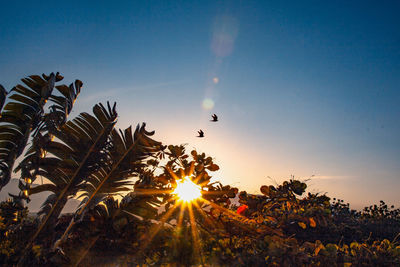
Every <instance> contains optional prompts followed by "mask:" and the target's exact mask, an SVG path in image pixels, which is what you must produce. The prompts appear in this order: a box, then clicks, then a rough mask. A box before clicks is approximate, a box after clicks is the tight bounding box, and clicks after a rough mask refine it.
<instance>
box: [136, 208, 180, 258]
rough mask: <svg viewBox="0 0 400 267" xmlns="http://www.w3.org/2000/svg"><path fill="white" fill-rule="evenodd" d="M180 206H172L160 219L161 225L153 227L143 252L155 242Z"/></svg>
mask: <svg viewBox="0 0 400 267" xmlns="http://www.w3.org/2000/svg"><path fill="white" fill-rule="evenodd" d="M178 207H179V205H178V204H175V205H174V206H172V207H171V208H170V209H169V210H168V211H167V212H166V213H165V214H164V215H163V216H162V217H161V219H160V223H158V224H155V225H153V226H152V227H150V229H149V234H150V236H149V237H148V238H147V240H146V242H145V243H144V244H143V246H142V248H141V250H144V249H145V248H146V247H147V246H148V245H149V244H150V243H151V241H152V240H153V238H154V237H155V236H156V234H157V233H158V231H160V229H161V227H162V226H163V225H164V224H165V222H166V221H167V220H168V219H169V217H170V216H171V215H172V213H173V212H174V211H175V210H176V208H178Z"/></svg>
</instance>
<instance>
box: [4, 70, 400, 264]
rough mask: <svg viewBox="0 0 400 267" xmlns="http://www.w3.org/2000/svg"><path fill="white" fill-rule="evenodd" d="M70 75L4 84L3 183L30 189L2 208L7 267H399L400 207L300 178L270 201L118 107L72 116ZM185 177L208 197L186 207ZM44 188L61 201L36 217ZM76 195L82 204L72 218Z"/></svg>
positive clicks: (272, 193)
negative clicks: (181, 189)
mask: <svg viewBox="0 0 400 267" xmlns="http://www.w3.org/2000/svg"><path fill="white" fill-rule="evenodd" d="M62 78H63V77H62V76H60V75H59V74H58V73H57V74H53V73H52V74H50V75H49V76H46V75H42V77H40V76H30V77H28V78H26V79H22V82H23V83H24V85H17V86H16V87H14V88H13V89H12V90H11V91H10V92H9V93H7V92H6V90H5V89H4V88H3V87H0V93H1V94H0V108H2V109H1V118H0V188H1V187H4V186H5V185H6V184H7V183H8V182H9V180H10V178H11V175H12V174H13V173H14V174H15V175H18V176H20V183H19V189H20V193H19V194H18V195H10V199H9V200H7V201H5V202H2V203H1V204H0V262H1V264H2V265H3V266H12V265H19V266H63V265H64V266H76V265H81V266H92V265H97V266H136V265H138V264H139V265H157V266H158V265H206V266H209V265H212V266H218V265H220V266H228V265H233V266H263V265H271V266H399V265H400V245H399V242H400V241H399V240H400V237H399V233H400V210H399V209H394V207H393V206H392V207H388V206H387V205H386V204H385V203H384V202H383V201H382V202H381V203H380V204H379V205H375V206H371V207H367V208H365V209H363V210H362V211H354V210H351V209H350V208H349V205H348V204H344V202H343V201H342V200H336V199H330V198H329V197H328V196H326V195H320V194H311V193H308V194H306V193H305V191H306V187H307V185H306V183H304V182H302V181H298V180H295V179H290V180H289V181H286V182H284V183H283V184H282V185H275V186H273V185H269V186H267V185H264V186H261V188H260V194H259V195H252V194H247V193H246V192H244V191H242V192H239V191H238V189H237V188H233V187H231V186H229V185H226V186H224V185H222V184H220V183H218V182H211V181H210V179H211V175H212V173H213V172H214V171H217V170H218V169H219V167H218V165H216V164H215V163H214V162H213V159H212V158H211V157H208V156H206V155H205V154H204V153H201V154H200V153H197V152H196V151H191V152H190V153H188V152H187V151H186V149H185V147H184V146H182V145H181V146H173V145H169V146H164V145H162V144H161V143H160V142H157V141H155V140H153V139H152V138H151V136H152V134H153V132H148V131H147V130H146V129H145V124H142V125H138V126H137V127H136V128H135V129H134V130H133V129H132V128H131V127H129V128H127V129H123V130H120V129H116V128H115V124H116V119H117V112H116V108H115V104H114V105H110V104H108V103H107V105H106V106H103V105H102V104H98V105H95V106H94V107H93V114H89V113H81V114H79V115H78V116H77V117H75V118H73V119H68V115H69V113H70V112H71V110H72V107H73V104H74V102H75V100H76V98H77V96H78V94H79V92H80V90H81V86H82V82H80V81H78V80H77V81H75V82H74V83H73V84H71V85H70V86H66V85H57V83H58V82H59V81H61V80H62ZM3 106H4V107H3ZM17 159H18V160H17ZM185 176H190V177H191V179H192V180H193V181H195V182H196V183H197V184H200V185H201V187H202V190H203V191H202V194H203V197H202V199H199V200H197V201H195V202H193V204H188V205H186V206H184V205H178V204H179V200H177V199H176V198H175V197H174V195H173V194H171V192H172V190H173V188H174V187H175V186H176V181H177V179H180V178H182V177H185ZM38 177H43V178H45V179H43V181H44V183H43V184H42V183H38V182H36V180H37V179H38ZM41 192H50V195H49V197H48V198H47V199H46V200H45V201H44V203H43V205H42V209H41V210H40V212H39V213H38V216H36V217H32V216H28V211H27V208H26V207H25V202H29V197H30V196H31V195H33V194H38V193H41ZM121 196H122V197H121ZM71 198H79V199H80V200H81V204H80V206H79V207H78V209H77V210H76V211H75V212H74V213H73V214H62V209H63V208H64V206H65V204H66V203H67V201H68V200H69V199H71Z"/></svg>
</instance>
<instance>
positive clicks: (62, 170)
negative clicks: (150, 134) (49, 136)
mask: <svg viewBox="0 0 400 267" xmlns="http://www.w3.org/2000/svg"><path fill="white" fill-rule="evenodd" d="M93 113H94V115H95V116H92V115H90V114H88V113H81V114H80V115H79V116H78V117H77V118H75V119H73V120H71V121H68V122H67V123H66V124H64V125H63V126H62V127H61V128H60V130H59V131H57V132H56V133H55V137H56V138H57V140H60V142H59V141H49V142H48V144H47V145H45V149H46V151H47V152H48V154H49V155H54V156H55V157H52V158H50V157H49V158H48V159H49V161H52V162H53V164H42V165H41V166H40V171H39V174H40V175H43V176H45V177H46V178H47V179H49V180H50V181H51V182H52V183H53V184H54V185H55V186H56V187H57V188H58V190H59V192H58V194H57V198H56V200H55V201H51V203H50V202H49V204H51V209H50V210H49V212H48V213H47V214H46V217H45V218H44V219H43V222H42V223H41V225H40V226H39V228H38V230H37V231H36V233H35V234H34V235H33V236H32V238H31V240H30V242H29V243H28V245H27V247H26V248H27V250H29V249H30V247H31V245H32V242H33V241H34V240H35V239H36V237H37V236H38V235H39V234H40V232H41V231H42V230H43V229H44V228H47V227H48V226H49V225H54V222H55V221H56V219H57V218H58V216H59V215H60V213H61V211H62V209H63V207H64V205H65V204H66V202H67V200H68V197H70V196H73V195H74V194H75V193H76V192H77V188H78V185H79V184H80V183H82V182H84V181H85V179H86V178H87V177H89V176H90V174H91V173H94V172H96V171H98V170H99V169H100V168H101V166H102V164H107V160H106V159H104V156H105V154H106V151H107V144H108V137H109V135H110V134H111V131H112V129H113V128H114V125H115V123H116V118H117V112H116V110H115V105H114V106H113V107H111V106H110V105H109V104H108V110H107V109H106V108H105V107H104V106H103V105H101V104H98V105H95V106H94V107H93ZM64 149H65V150H64ZM49 161H47V162H48V163H49ZM22 260H23V258H21V261H22Z"/></svg>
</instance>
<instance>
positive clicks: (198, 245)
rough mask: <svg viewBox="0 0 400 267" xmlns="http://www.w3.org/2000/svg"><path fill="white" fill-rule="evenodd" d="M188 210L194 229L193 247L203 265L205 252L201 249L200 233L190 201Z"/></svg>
mask: <svg viewBox="0 0 400 267" xmlns="http://www.w3.org/2000/svg"><path fill="white" fill-rule="evenodd" d="M188 210H189V218H190V229H191V231H192V238H193V248H194V250H195V253H196V254H198V256H199V258H200V262H201V264H202V265H203V262H204V261H203V252H202V249H201V240H200V238H199V235H198V234H199V233H198V230H197V226H196V220H195V219H194V214H193V209H192V203H188Z"/></svg>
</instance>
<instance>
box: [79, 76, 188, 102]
mask: <svg viewBox="0 0 400 267" xmlns="http://www.w3.org/2000/svg"><path fill="white" fill-rule="evenodd" d="M185 82H187V80H186V79H185V80H175V81H166V82H159V83H150V84H145V85H137V86H132V87H129V88H117V89H111V90H106V91H101V92H95V93H93V92H91V93H90V95H88V96H83V97H80V98H79V102H80V103H91V102H96V101H98V100H99V99H103V98H108V97H111V96H115V95H119V94H121V93H126V92H139V91H144V90H151V89H157V88H163V87H167V86H172V85H179V84H183V83H185Z"/></svg>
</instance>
